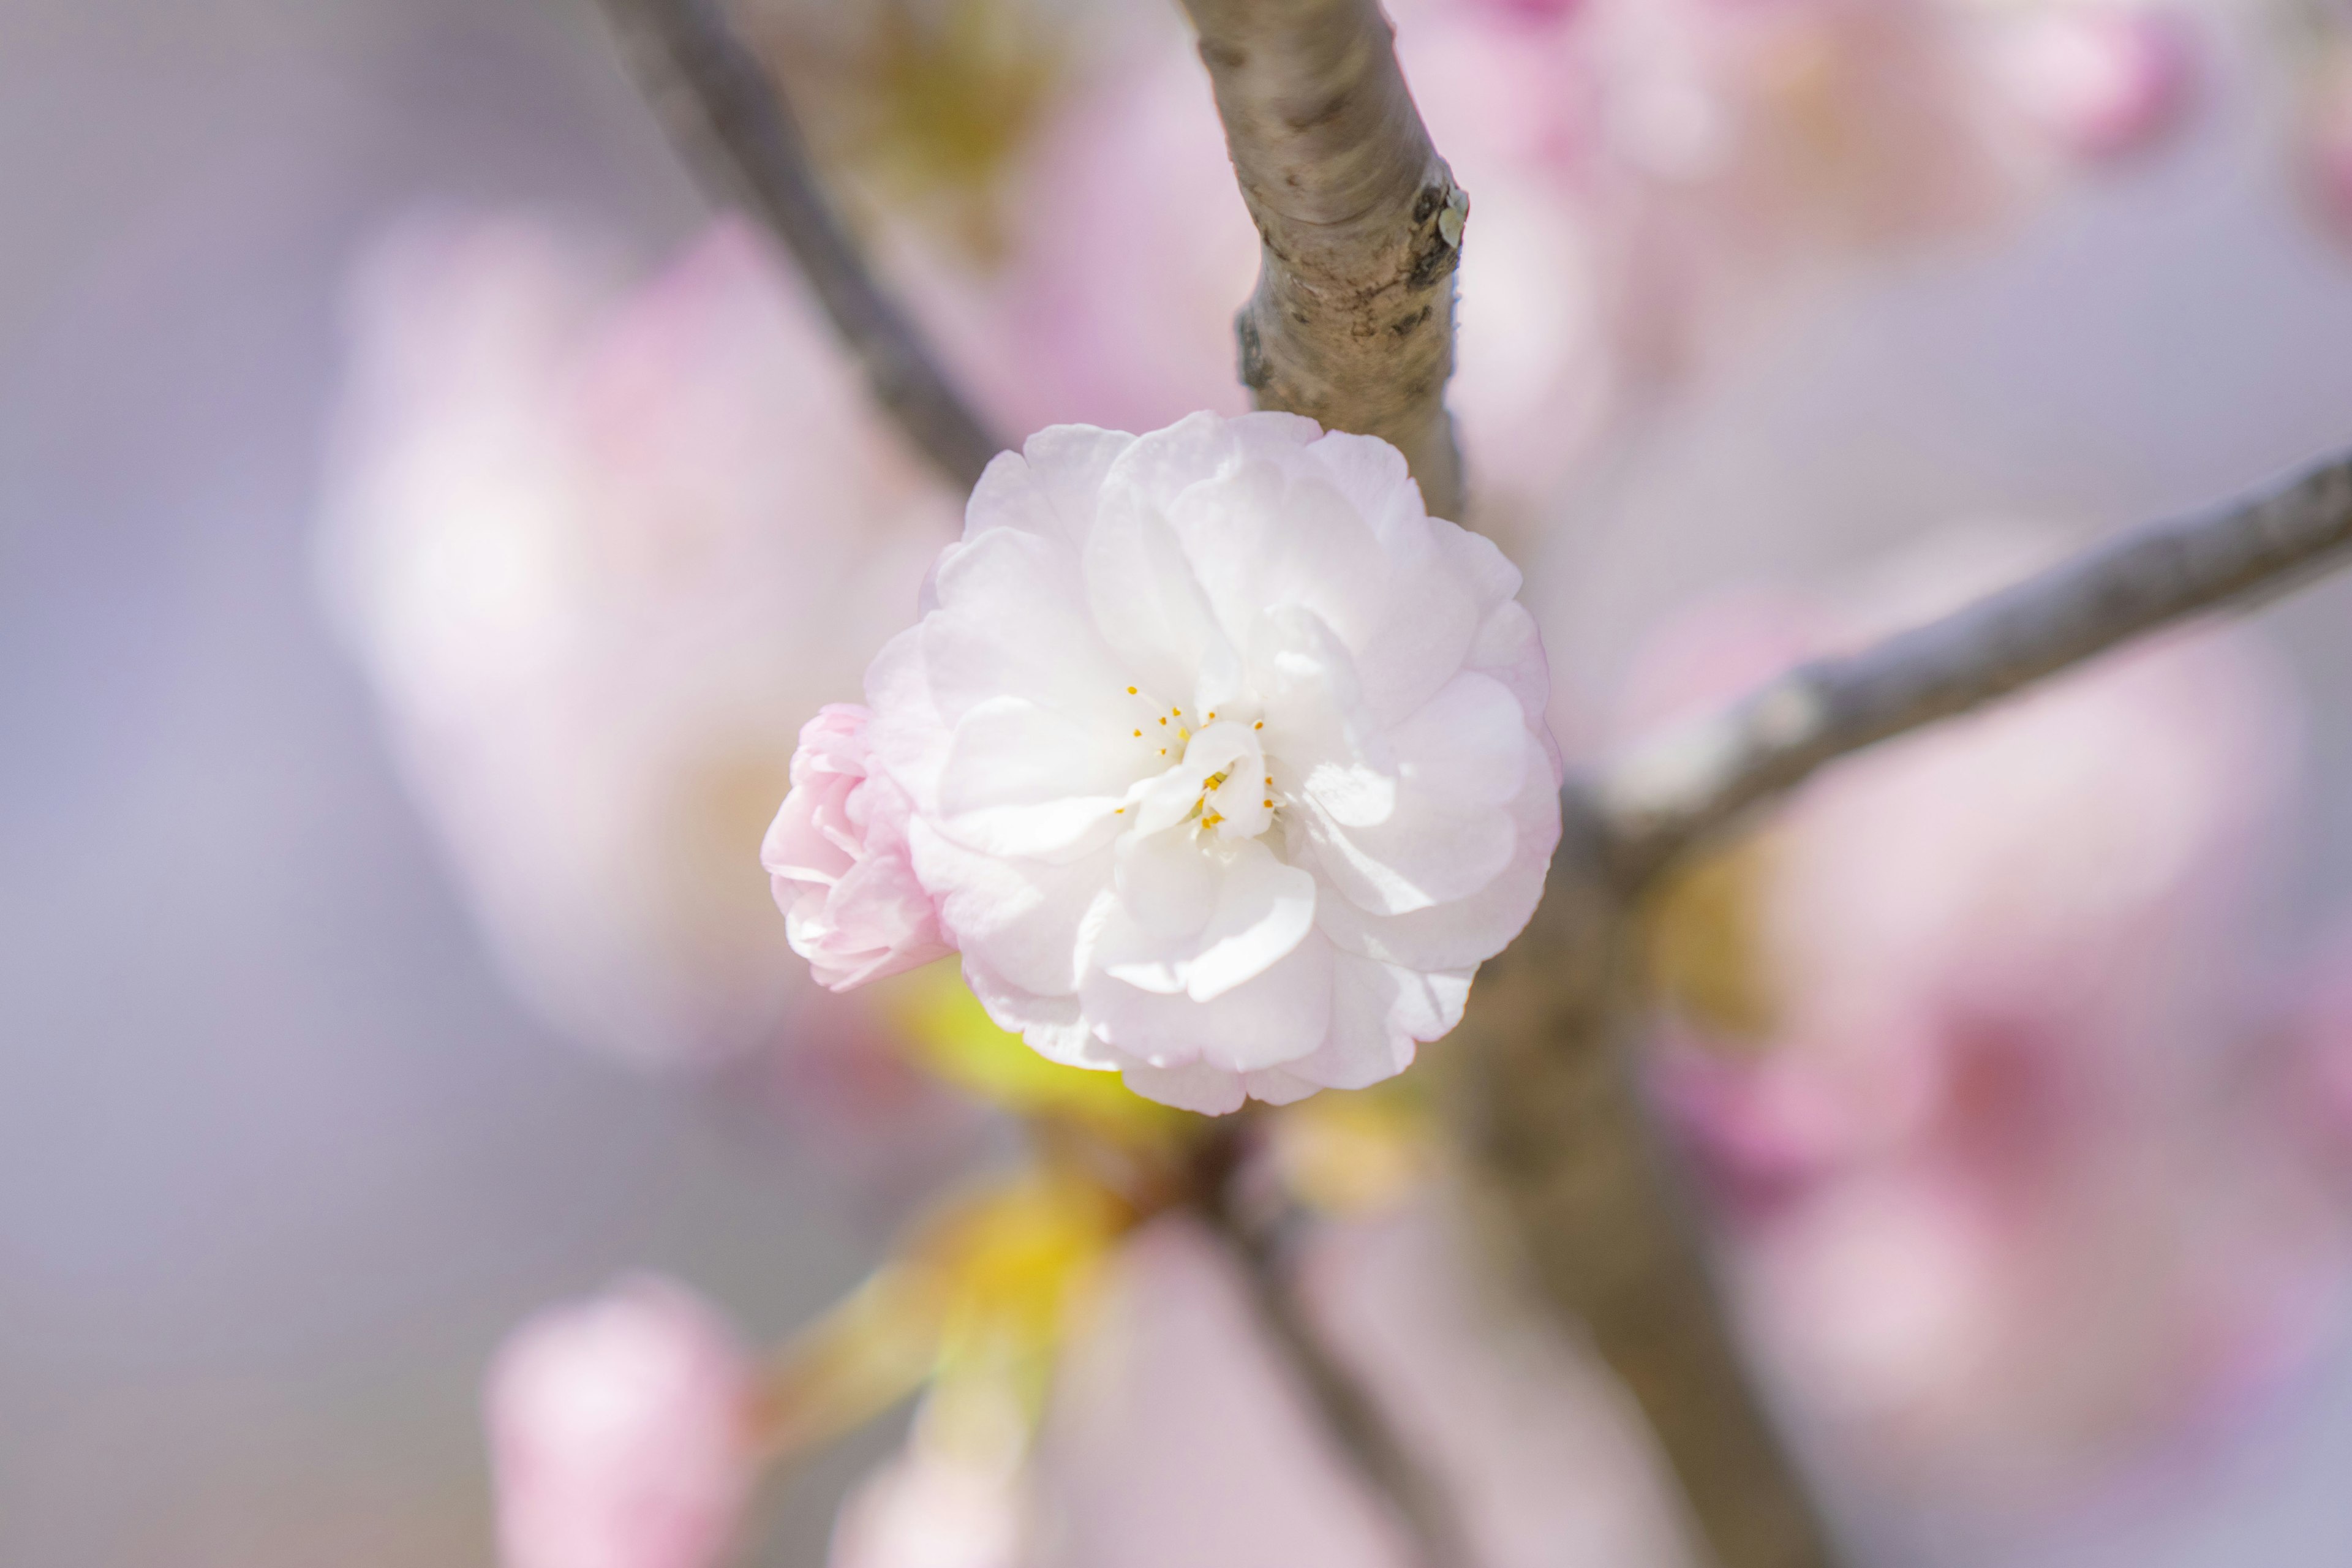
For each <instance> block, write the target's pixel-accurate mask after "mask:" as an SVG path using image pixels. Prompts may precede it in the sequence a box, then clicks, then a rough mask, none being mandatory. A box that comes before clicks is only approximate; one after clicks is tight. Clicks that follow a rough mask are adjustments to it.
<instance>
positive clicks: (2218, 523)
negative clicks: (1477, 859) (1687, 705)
mask: <svg viewBox="0 0 2352 1568" xmlns="http://www.w3.org/2000/svg"><path fill="white" fill-rule="evenodd" d="M2347 559H2352V458H2336V459H2334V460H2332V461H2330V462H2327V463H2325V464H2322V465H2320V466H2319V467H2317V468H2312V469H2311V470H2309V471H2308V472H2306V473H2304V474H2302V475H2300V476H2299V477H2297V478H2295V479H2293V480H2291V481H2290V482H2288V483H2286V484H2284V485H2283V486H2280V487H2278V488H2276V489H2273V490H2271V491H2269V492H2267V493H2265V494H2263V495H2259V496H2256V497H2254V498H2253V499H2252V500H2244V501H2241V502H2238V503H2235V504H2232V505H2230V506H2225V507H2222V508H2220V509H2218V510H2214V511H2212V512H2210V513H2207V514H2205V515H2203V516H2200V517H2192V518H2189V519H2187V520H2185V521H2177V522H2170V523H2162V524H2158V525H2156V526H2154V527H2149V528H2146V529H2141V530H2138V531H2135V532H2132V533H2127V534H2126V535H2124V536H2123V537H2121V538H2119V539H2116V540H2115V541H2113V542H2109V543H2106V544H2104V545H2101V546H2098V547H2096V548H2095V549H2092V550H2088V551H2085V552H2083V553H2082V554H2079V555H2077V556H2074V558H2072V559H2070V560H2067V561H2063V562H2061V563H2058V564H2057V565H2055V566H2053V567H2051V568H2049V569H2048V570H2046V571H2044V572H2042V573H2041V574H2038V575H2035V576H2032V577H2030V578H2028V579H2026V580H2025V581H2024V582H2022V583H2020V584H2016V585H2014V586H2012V587H2010V588H2006V589H2003V590H2001V591H2000V592H1999V593H1996V594H1992V595H1989V596H1987V597H1986V598H1983V599H1981V600H1979V601H1978V602H1977V603H1975V604H1973V605H1969V606H1968V607H1966V608H1965V609H1961V610H1958V611H1957V612H1955V613H1953V614H1951V615H1948V616H1945V617H1944V618H1943V619H1941V620H1938V621H1934V622H1930V623H1929V624H1928V625H1927V626H1920V627H1917V628H1916V629H1914V630H1911V631H1906V632H1903V633H1900V634H1898V635H1896V636H1895V637H1889V638H1887V639H1886V640H1885V641H1884V642H1882V643H1880V644H1878V645H1877V646H1876V647H1870V648H1866V649H1864V650H1863V651H1862V652H1860V653H1855V654H1849V655H1845V656H1843V657H1840V658H1822V659H1815V660H1813V661H1811V662H1810V663H1807V664H1803V665H1801V666H1799V667H1798V668H1795V669H1792V670H1790V671H1789V672H1788V673H1787V674H1785V675H1782V676H1780V677H1779V678H1778V679H1774V680H1771V681H1769V682H1768V683H1767V684H1766V685H1765V686H1763V687H1762V688H1761V689H1759V690H1757V691H1756V692H1754V693H1753V694H1752V695H1750V696H1749V697H1748V698H1746V699H1745V700H1742V701H1740V702H1738V704H1736V705H1734V706H1733V707H1732V708H1730V709H1729V710H1726V711H1724V712H1722V713H1720V714H1717V715H1716V716H1714V717H1711V718H1707V719H1705V720H1702V721H1698V722H1697V723H1696V724H1693V725H1691V726H1689V727H1687V728H1685V729H1681V730H1677V731H1669V732H1668V733H1667V734H1666V735H1665V736H1664V737H1663V738H1661V739H1659V740H1658V741H1655V742H1651V743H1649V744H1647V745H1644V746H1642V747H1640V748H1638V749H1636V750H1635V751H1633V752H1631V753H1630V754H1628V755H1627V756H1625V757H1624V758H1623V759H1622V760H1620V761H1618V762H1617V763H1613V764H1611V765H1609V766H1606V767H1604V768H1603V769H1602V770H1601V773H1599V775H1598V777H1597V778H1596V779H1594V780H1593V781H1591V785H1590V788H1589V791H1588V795H1587V802H1588V804H1589V806H1590V808H1591V809H1592V810H1594V811H1596V812H1598V814H1599V816H1600V818H1601V822H1602V823H1603V825H1604V826H1605V830H1606V832H1607V834H1608V837H1609V845H1608V852H1607V860H1608V865H1609V870H1610V872H1611V874H1612V876H1613V877H1614V878H1615V879H1617V881H1618V882H1619V884H1620V885H1621V886H1622V887H1623V888H1626V889H1633V888H1635V887H1638V886H1639V885H1641V884H1642V883H1643V882H1644V881H1645V880H1647V879H1649V878H1650V877H1651V876H1653V875H1654V873H1655V872H1656V871H1657V870H1658V869H1659V868H1662V867H1664V865H1666V864H1667V863H1668V862H1669V861H1670V860H1671V859H1672V858H1674V857H1675V855H1676V854H1678V853H1679V852H1680V851H1682V850H1683V849H1685V848H1686V847H1689V846H1691V845H1693V844H1695V843H1696V842H1698V841H1699V840H1701V839H1703V838H1705V837H1707V836H1708V835H1709V834H1711V833H1713V832H1715V831H1716V830H1717V829H1719V828H1721V827H1722V826H1725V825H1726V824H1727V823H1729V822H1731V821H1733V820H1734V819H1735V818H1737V817H1738V816H1740V814H1741V813H1743V812H1744V811H1746V810H1747V809H1748V807H1750V806H1752V805H1756V804H1757V803H1759V802H1760V801H1763V800H1766V799H1768V798H1769V797H1771V796H1773V795H1779V794H1780V793H1781V792H1782V791H1785V790H1787V789H1789V788H1790V787H1791V786H1792V785H1794V784H1799V783H1801V781H1802V780H1804V779H1805V778H1806V777H1808V776H1809V775H1810V774H1811V773H1812V772H1813V771H1814V770H1815V769H1817V768H1819V767H1821V766H1822V764H1823V763H1828V762H1830V761H1832V760H1833V759H1835V758H1837V757H1841V756H1843V755H1845V754H1846V753H1847V752H1855V751H1859V750H1861V749H1862V748H1863V747H1864V746H1868V745H1871V744H1873V743H1874V742H1879V741H1884V740H1886V739H1889V738H1890V737H1892V736H1895V735H1899V734H1901V733H1903V732H1904V731H1908V730H1915V729H1917V728H1919V727H1920V726H1921V725H1924V724H1928V723H1932V722H1934V721H1937V720H1938V719H1945V718H1949V717H1951V716H1952V715H1954V714H1958V713H1963V712H1966V711H1968V710H1969V709H1972V708H1976V707H1979V706H1980V705H1982V704H1984V703H1987V702H1990V701H1992V700H1995V699H1997V698H2000V697H2002V696H2005V695H2007V694H2008V693H2010V692H2012V691H2015V690H2017V689H2019V688H2020V687H2022V686H2026V685H2028V684H2030V683H2032V682H2033V681H2036V680H2039V679H2042V678H2043V677H2045V676H2048V675H2052V674H2054V673H2056V672H2058V671H2060V670H2063V669H2066V668H2071V667H2073V666H2074V665H2077V664H2080V663H2082V662H2084V660H2086V659H2090V658H2096V657H2097V656H2098V655H2100V654H2102V653H2105V652H2106V651H2107V650H2108V649H2110V648H2113V647H2116V646H2117V645H2119V644H2122V643H2126V642H2128V641H2130V640H2132V639H2134V638H2136V637H2144V636H2146V635H2147V634H2148V633H2150V632H2153V631H2157V630H2158V629H2160V628H2162V627H2164V626H2170V625H2171V624H2173V623H2174V622H2177V621H2179V620H2182V619H2184V618H2186V617H2188V616H2195V615H2200V614H2202V613H2204V612H2206V611H2210V610H2216V609H2221V608H2225V607H2229V606H2232V605H2245V604H2247V603H2249V602H2251V601H2256V600H2260V599H2263V598H2266V597H2268V596H2270V595H2274V594H2277V593H2281V592H2284V590H2286V589H2288V588H2291V587H2293V586H2295V585H2296V584H2299V583H2301V582H2304V581H2305V580H2307V579H2308V578H2309V577H2311V576H2313V575H2315V574H2319V573H2322V572H2325V571H2327V570H2329V569H2330V568H2332V567H2335V566H2340V565H2342V564H2344V563H2346V561H2347Z"/></svg>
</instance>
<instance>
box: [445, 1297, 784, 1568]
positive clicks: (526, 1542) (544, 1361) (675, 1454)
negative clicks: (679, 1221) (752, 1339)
mask: <svg viewBox="0 0 2352 1568" xmlns="http://www.w3.org/2000/svg"><path fill="white" fill-rule="evenodd" d="M750 1393H751V1370H750V1367H749V1365H748V1364H747V1362H746V1359H745V1356H744V1353H743V1352H742V1349H741V1347H740V1345H739V1344H738V1343H737V1342H736V1340H735V1337H734V1335H733V1334H732V1333H731V1332H730V1330H729V1329H728V1327H727V1325H726V1324H725V1323H724V1322H722V1321H719V1318H718V1317H717V1316H716V1315H715V1314H714V1313H713V1312H712V1311H711V1310H709V1308H708V1307H706V1306H704V1305H703V1304H702V1303H701V1302H700V1301H699V1300H697V1299H696V1298H694V1297H693V1296H691V1295H690V1294H688V1292H687V1291H685V1290H684V1289H680V1288H679V1287H677V1286H675V1285H671V1284H668V1283H666V1282H664V1281H661V1280H657V1279H631V1280H626V1281H624V1282H623V1283H621V1284H619V1285H617V1286H615V1287H614V1289H611V1290H609V1291H607V1292H606V1293H605V1294H604V1295H603V1296H600V1297H597V1298H595V1299H594V1300H588V1301H581V1302H574V1303H571V1304H568V1305H565V1306H561V1307H556V1308H551V1309H550V1310H547V1311H545V1312H542V1313H541V1315H539V1316H538V1317H536V1318H533V1319H531V1320H530V1321H529V1322H526V1323H524V1324H523V1325H522V1326H521V1327H520V1328H519V1329H517V1330H516V1331H514V1333H513V1334H512V1335H511V1336H510V1337H509V1339H508V1341H507V1342H506V1344H505V1346H504V1347H503V1348H501V1349H500V1350H499V1355H498V1360H497V1362H496V1363H495V1364H494V1365H493V1366H492V1367H491V1369H490V1376H489V1383H488V1418H489V1427H490V1447H491V1458H492V1461H493V1463H494V1465H495V1468H496V1470H497V1478H498V1499H499V1548H500V1552H501V1557H502V1560H503V1562H504V1563H506V1565H507V1568H709V1565H710V1564H713V1563H717V1562H719V1560H720V1558H721V1556H722V1555H723V1554H724V1553H725V1552H726V1550H727V1548H728V1546H729V1544H730V1541H731V1539H732V1537H733V1535H734V1533H735V1529H736V1525H737V1523H738V1521H739V1520H740V1516H741V1514H742V1511H743V1507H744V1504H745V1501H746V1500H747V1498H748V1496H749V1494H750V1491H751V1479H752V1475H753V1471H754V1468H755V1457H754V1455H753V1452H752V1448H751V1441H750V1436H749V1431H748V1427H747V1425H746V1408H747V1404H748V1401H749V1398H750Z"/></svg>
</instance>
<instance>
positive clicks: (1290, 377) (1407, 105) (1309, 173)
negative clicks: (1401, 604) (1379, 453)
mask: <svg viewBox="0 0 2352 1568" xmlns="http://www.w3.org/2000/svg"><path fill="white" fill-rule="evenodd" d="M1184 8H1185V10H1186V11H1188V12H1190V13H1191V14H1192V23H1193V26H1195V27H1197V28H1198V29H1199V30H1200V35H1201V58H1202V61H1203V62H1204V63H1205V64H1206V65H1207V66H1208V68H1209V79H1210V81H1211V82H1212V83H1213V85H1214V87H1215V89H1216V96H1217V112H1218V114H1219V116H1220V117H1222V118H1223V121H1224V126H1225V143H1226V146H1227V148H1228V149H1229V150H1230V151H1231V153H1233V160H1234V174H1236V175H1237V176H1238V177H1239V179H1240V181H1241V189H1242V199H1243V200H1244V201H1245V202H1246V203H1248V205H1249V210H1250V216H1251V217H1252V218H1254V219H1255V220H1256V222H1257V231H1258V235H1259V237H1261V239H1263V241H1264V242H1265V249H1264V254H1263V260H1262V263H1261V268H1260V271H1259V273H1258V284H1257V292H1256V293H1255V295H1254V296H1252V298H1251V300H1250V301H1249V303H1248V304H1247V305H1245V306H1244V307H1243V309H1242V312H1241V315H1240V317H1239V319H1238V320H1237V321H1236V322H1235V323H1234V325H1235V330H1236V331H1237V333H1238V335H1239V338H1240V340H1241V376H1242V380H1243V381H1244V382H1245V383H1247V384H1248V385H1249V388H1250V392H1251V395H1252V396H1253V397H1254V399H1255V402H1256V405H1257V406H1258V407H1260V408H1279V409H1286V410H1288V411H1289V412H1291V413H1294V414H1304V415H1306V416H1308V417H1310V418H1312V419H1314V420H1316V421H1317V422H1318V423H1319V424H1321V425H1322V426H1324V427H1325V428H1327V429H1332V430H1352V431H1355V432H1357V433H1359V434H1360V435H1366V436H1378V437H1381V438H1383V439H1385V440H1387V441H1389V442H1391V444H1393V445H1394V446H1395V447H1397V448H1398V449H1399V450H1401V451H1402V452H1403V453H1404V455H1405V459H1406V461H1407V462H1408V463H1410V464H1411V465H1412V473H1413V477H1414V478H1415V479H1419V480H1420V481H1421V489H1422V493H1423V496H1424V497H1425V498H1426V499H1427V500H1428V503H1429V510H1431V511H1433V512H1434V513H1436V514H1437V515H1438V516H1440V517H1449V518H1458V517H1460V516H1461V515H1462V499H1463V490H1462V458H1461V453H1460V451H1459V449H1458V448H1457V447H1456V446H1455V444H1454V420H1453V417H1452V416H1450V415H1449V414H1447V413H1446V411H1445V382H1446V378H1447V377H1449V376H1450V375H1452V374H1454V265H1455V262H1456V261H1457V260H1458V259H1459V258H1460V255H1461V243H1462V224H1463V219H1464V218H1465V216H1466V215H1467V214H1468V212H1469V205H1470V198H1469V197H1468V195H1465V193H1464V192H1463V191H1462V189H1461V188H1460V187H1459V186H1457V185H1455V184H1454V175H1453V173H1452V171H1451V170H1449V169H1448V168H1447V167H1446V166H1445V160H1444V159H1443V158H1441V157H1439V156H1438V155H1437V152H1436V149H1435V148H1433V147H1432V146H1431V145H1430V142H1429V133H1428V132H1426V131H1425V130H1423V127H1422V123H1421V114H1420V111H1419V110H1416V109H1414V108H1413V104H1412V94H1411V93H1409V92H1407V91H1406V90H1405V85H1404V77H1403V76H1402V73H1401V72H1400V71H1399V70H1398V69H1397V62H1396V51H1395V50H1394V49H1393V48H1392V47H1391V44H1390V38H1391V28H1390V26H1389V23H1388V19H1387V18H1386V17H1385V16H1382V15H1381V8H1380V6H1379V5H1377V4H1375V3H1374V0H1184Z"/></svg>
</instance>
